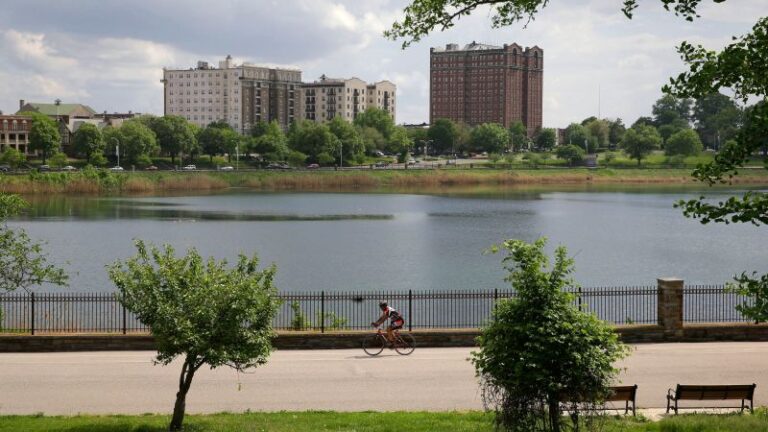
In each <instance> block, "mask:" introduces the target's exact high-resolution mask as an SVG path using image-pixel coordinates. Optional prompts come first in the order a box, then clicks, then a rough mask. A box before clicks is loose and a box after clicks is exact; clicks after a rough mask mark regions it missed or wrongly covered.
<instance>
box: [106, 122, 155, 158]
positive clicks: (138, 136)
mask: <svg viewBox="0 0 768 432" xmlns="http://www.w3.org/2000/svg"><path fill="white" fill-rule="evenodd" d="M147 121H148V120H147V119H146V118H144V119H142V118H136V119H131V120H128V121H126V122H123V124H122V125H121V126H120V127H119V128H106V129H105V130H104V135H105V139H106V142H107V145H108V146H110V149H112V150H114V149H115V144H116V143H117V142H119V143H120V157H121V162H122V161H125V162H126V163H128V164H132V165H137V164H138V162H139V160H140V159H143V158H140V157H141V156H142V155H144V156H150V155H153V154H155V153H157V151H158V149H159V147H158V145H157V138H156V137H155V133H154V132H152V129H150V128H149V127H148V126H147V125H146V124H145V123H146V122H147ZM115 140H116V141H115Z"/></svg>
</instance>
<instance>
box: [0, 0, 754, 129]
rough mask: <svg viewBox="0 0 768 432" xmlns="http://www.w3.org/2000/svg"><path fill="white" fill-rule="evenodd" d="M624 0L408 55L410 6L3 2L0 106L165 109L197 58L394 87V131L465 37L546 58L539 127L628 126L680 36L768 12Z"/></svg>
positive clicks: (476, 19)
mask: <svg viewBox="0 0 768 432" xmlns="http://www.w3.org/2000/svg"><path fill="white" fill-rule="evenodd" d="M621 3H622V1H621V0H567V1H566V0H554V1H552V2H551V4H552V6H549V7H548V8H547V9H545V12H544V13H543V14H541V15H540V16H539V17H538V18H537V19H536V20H535V21H534V22H532V23H531V24H530V25H529V26H528V28H527V29H523V28H522V27H520V26H516V27H514V28H505V29H500V30H491V29H490V25H489V23H490V20H489V13H488V9H482V10H479V11H478V12H476V13H475V14H474V15H473V16H472V17H470V18H465V19H462V20H461V22H460V23H459V24H458V25H457V26H456V27H454V28H453V29H450V30H448V31H446V32H443V33H439V32H438V33H435V34H434V35H432V36H430V37H428V38H425V39H424V40H422V41H421V42H420V43H417V44H414V45H412V46H411V47H410V48H408V49H406V50H405V51H403V50H401V49H400V44H399V43H398V42H392V41H389V40H386V39H384V38H383V37H382V36H381V34H382V31H383V30H384V29H385V28H387V27H388V26H389V25H390V24H391V23H392V21H394V20H395V19H396V18H397V17H398V16H400V14H401V10H402V8H403V7H404V6H405V5H406V4H407V1H405V0H216V1H209V0H162V1H160V0H123V1H108V0H2V8H0V110H2V111H3V112H4V113H11V112H15V111H16V110H17V109H18V101H19V99H25V100H27V101H35V102H51V101H53V100H54V99H56V98H60V99H62V100H63V101H64V102H66V103H75V102H79V103H84V104H88V105H90V106H91V107H93V108H94V109H96V110H97V111H104V110H107V111H109V112H113V111H120V112H126V111H128V110H132V111H134V112H143V113H154V114H162V109H163V88H162V85H161V83H160V78H161V76H162V68H163V67H164V66H167V67H177V68H187V67H190V66H193V65H194V64H195V62H196V61H197V60H206V61H209V62H214V63H215V62H217V61H218V60H220V59H223V57H225V56H226V55H227V54H231V55H232V56H233V57H234V58H235V60H236V61H238V62H242V61H248V62H253V63H259V64H270V65H283V66H293V67H299V68H300V69H302V70H303V79H304V81H312V80H315V79H317V77H319V76H320V75H322V74H326V75H329V76H333V77H352V76H355V77H359V78H361V79H363V80H365V81H377V80H381V79H389V80H391V81H393V82H394V83H395V84H397V86H398V96H399V100H398V107H397V117H398V118H397V121H398V123H403V122H407V123H420V122H422V121H426V120H427V119H428V118H429V104H428V97H429V94H428V93H429V81H428V76H429V48H430V47H431V46H442V45H444V44H446V43H451V42H455V43H459V44H462V45H463V44H465V43H469V42H472V41H477V42H484V43H490V44H495V45H502V44H504V43H512V42H517V43H518V44H520V45H523V46H533V45H538V46H539V47H541V48H543V49H544V59H545V70H544V125H545V126H548V127H564V126H566V125H567V124H568V123H570V122H572V121H581V120H582V119H583V118H585V117H588V116H590V115H597V113H598V87H599V88H601V94H602V97H601V98H600V99H601V114H602V116H603V117H612V118H614V117H621V118H623V119H625V123H631V122H633V121H634V119H636V118H637V117H638V116H641V115H648V114H650V107H651V105H652V103H653V101H654V100H656V99H657V98H658V97H659V96H660V94H661V91H660V88H661V86H662V85H663V84H664V83H665V82H666V81H667V80H668V78H669V77H670V76H672V75H675V74H677V73H679V72H681V71H682V68H683V66H682V63H681V62H680V60H679V58H678V55H677V54H676V52H675V48H674V47H675V46H676V45H677V44H678V43H679V42H680V41H682V40H688V41H689V42H694V43H701V44H704V45H705V46H707V47H711V48H720V47H722V46H723V45H725V44H726V43H728V41H729V39H730V37H731V36H732V35H741V34H744V33H746V32H747V31H748V30H749V29H750V28H751V26H752V25H753V24H754V23H755V22H756V20H757V18H758V17H761V16H766V15H768V1H766V0H730V1H727V2H726V3H724V4H719V5H718V4H715V3H713V2H712V1H711V0H704V1H703V3H704V6H703V7H702V9H701V15H702V17H701V19H699V20H697V21H695V22H693V23H688V22H686V21H684V20H683V19H681V18H677V17H675V16H674V15H673V14H671V13H667V12H664V10H663V9H662V8H661V6H660V2H659V1H645V2H641V3H643V4H642V5H641V7H640V8H639V10H638V11H637V13H636V17H635V19H634V20H632V21H629V20H627V19H625V18H624V16H623V15H622V14H621V12H620V7H621Z"/></svg>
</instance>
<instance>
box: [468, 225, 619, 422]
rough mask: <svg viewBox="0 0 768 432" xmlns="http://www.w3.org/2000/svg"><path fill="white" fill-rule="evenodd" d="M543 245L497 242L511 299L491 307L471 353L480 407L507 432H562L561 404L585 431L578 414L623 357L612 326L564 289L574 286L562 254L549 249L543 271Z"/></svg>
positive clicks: (598, 395)
mask: <svg viewBox="0 0 768 432" xmlns="http://www.w3.org/2000/svg"><path fill="white" fill-rule="evenodd" d="M545 245H546V240H545V239H539V240H537V241H536V242H534V243H526V242H524V241H521V240H507V241H505V242H504V243H503V245H502V246H501V248H503V249H504V250H505V251H506V253H507V256H506V257H505V258H504V260H503V263H504V267H505V269H506V270H507V271H508V273H509V274H508V276H507V277H506V280H507V281H508V282H511V284H512V288H514V289H515V290H516V292H517V297H514V298H511V299H508V300H501V301H499V302H498V303H497V304H496V307H495V308H494V311H493V316H492V319H491V321H490V322H489V323H488V325H487V326H486V327H485V328H484V329H483V330H482V334H481V336H480V337H479V338H478V344H479V347H480V349H479V351H476V352H473V353H472V358H471V361H472V363H473V364H474V366H475V369H476V372H477V375H478V377H479V378H480V380H481V387H482V388H481V390H482V397H483V402H484V404H485V405H486V407H493V409H494V410H495V414H496V419H495V421H496V426H497V427H498V428H499V429H502V430H506V431H515V432H535V431H553V432H557V431H560V430H562V428H563V427H564V426H565V425H564V424H563V423H564V420H563V413H564V411H563V406H564V405H565V406H566V407H567V410H568V412H569V413H570V416H571V422H572V423H573V425H574V426H575V425H578V424H580V423H582V422H585V423H586V424H587V427H588V428H589V427H590V422H591V420H592V419H593V418H594V417H593V416H588V417H586V418H585V419H581V420H580V418H579V417H580V414H581V413H583V412H584V411H588V412H589V411H591V410H592V409H593V408H594V407H595V406H596V405H598V404H601V403H602V401H604V400H605V397H606V395H607V392H608V387H609V386H610V385H611V384H612V381H613V380H614V379H615V378H616V376H617V374H618V370H617V369H615V368H614V366H613V364H614V363H615V362H616V361H617V360H619V359H621V358H622V357H624V356H625V355H626V354H627V348H626V347H625V346H624V345H623V344H622V343H621V342H620V341H619V339H618V335H617V334H616V332H615V331H614V330H613V328H612V327H611V326H610V325H609V324H607V323H605V322H603V321H600V320H599V319H598V318H597V317H596V316H595V315H594V314H593V313H589V312H585V311H583V310H581V308H580V307H578V306H575V305H574V302H573V296H572V295H570V294H568V293H566V292H565V291H564V289H565V288H566V287H568V286H571V285H572V284H573V281H572V280H571V278H570V277H569V275H570V274H571V272H572V271H573V260H572V259H570V258H568V257H567V252H566V249H565V248H564V247H562V246H561V247H558V248H557V249H556V250H555V262H554V265H553V266H552V268H551V269H549V259H548V257H547V255H546V254H545V253H544V247H545ZM495 249H496V250H498V249H500V248H499V247H496V248H495ZM577 428H578V427H576V429H577Z"/></svg>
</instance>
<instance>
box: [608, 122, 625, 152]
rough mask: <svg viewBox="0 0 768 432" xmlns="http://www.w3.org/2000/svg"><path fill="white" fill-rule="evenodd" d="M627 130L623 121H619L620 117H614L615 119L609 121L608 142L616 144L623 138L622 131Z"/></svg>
mask: <svg viewBox="0 0 768 432" xmlns="http://www.w3.org/2000/svg"><path fill="white" fill-rule="evenodd" d="M626 131H627V128H626V127H624V122H622V121H621V119H620V118H619V119H616V121H613V122H610V126H609V132H608V142H609V143H610V144H611V145H612V146H615V145H618V144H619V143H620V142H621V140H622V139H624V133H625V132H626Z"/></svg>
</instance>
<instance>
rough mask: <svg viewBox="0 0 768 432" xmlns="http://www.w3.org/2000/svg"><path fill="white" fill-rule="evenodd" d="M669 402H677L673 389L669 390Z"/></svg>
mask: <svg viewBox="0 0 768 432" xmlns="http://www.w3.org/2000/svg"><path fill="white" fill-rule="evenodd" d="M667 400H675V391H674V390H672V389H669V390H667Z"/></svg>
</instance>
